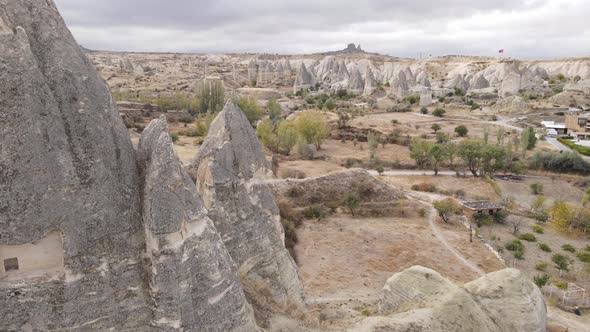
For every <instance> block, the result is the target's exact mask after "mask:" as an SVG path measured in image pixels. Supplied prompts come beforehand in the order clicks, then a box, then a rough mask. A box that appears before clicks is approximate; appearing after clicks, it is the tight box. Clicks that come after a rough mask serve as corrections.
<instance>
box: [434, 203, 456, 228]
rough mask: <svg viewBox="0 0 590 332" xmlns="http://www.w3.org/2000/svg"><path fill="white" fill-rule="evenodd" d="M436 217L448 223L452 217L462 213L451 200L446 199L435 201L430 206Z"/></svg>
mask: <svg viewBox="0 0 590 332" xmlns="http://www.w3.org/2000/svg"><path fill="white" fill-rule="evenodd" d="M432 205H433V206H434V208H435V209H436V211H437V212H438V216H439V217H440V218H441V219H442V220H443V221H444V222H445V223H448V222H449V219H450V218H451V216H452V215H459V214H461V213H462V210H461V207H460V206H459V205H458V204H457V202H455V200H453V199H452V198H447V199H444V200H442V201H436V202H434V203H433V204H432Z"/></svg>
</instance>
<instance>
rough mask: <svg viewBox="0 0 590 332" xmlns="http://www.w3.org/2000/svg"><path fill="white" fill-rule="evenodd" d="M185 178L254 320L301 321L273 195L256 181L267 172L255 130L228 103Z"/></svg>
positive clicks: (299, 292)
mask: <svg viewBox="0 0 590 332" xmlns="http://www.w3.org/2000/svg"><path fill="white" fill-rule="evenodd" d="M189 174H190V175H191V177H192V178H193V179H194V180H195V181H196V183H197V188H198V189H199V192H200V193H201V195H202V197H203V200H204V202H205V206H206V207H207V208H208V209H209V217H210V218H211V219H212V220H213V222H214V223H215V226H216V227H217V230H218V231H219V233H220V234H221V237H222V239H223V241H224V242H225V245H226V247H227V249H228V251H229V253H230V255H231V257H232V258H233V260H234V261H235V262H236V264H237V268H238V272H239V275H240V279H241V281H242V285H243V288H244V291H245V293H246V296H247V298H248V301H249V302H250V303H251V304H252V306H253V307H254V310H255V313H256V318H257V321H258V322H259V323H261V324H262V325H267V324H268V321H269V320H270V319H271V318H272V317H273V316H275V315H285V316H290V317H296V318H302V317H303V316H304V315H305V314H306V308H305V304H304V300H303V289H302V285H301V281H300V279H299V275H298V274H297V269H296V267H295V263H294V261H293V259H292V258H291V256H290V255H289V253H288V251H287V250H286V249H285V246H284V234H283V229H282V226H281V224H280V216H279V211H278V208H277V206H276V204H275V202H274V198H273V195H272V193H271V191H270V189H269V188H268V187H267V186H266V185H265V184H263V183H262V181H261V180H262V179H263V178H264V177H265V176H267V175H269V174H270V168H269V165H268V162H267V161H266V159H265V157H264V153H263V149H262V145H261V144H260V142H259V141H258V139H257V137H256V134H255V132H254V129H253V128H252V126H251V125H250V123H249V122H248V120H247V118H246V116H245V115H244V113H243V112H242V111H241V110H240V109H239V108H238V107H237V106H235V105H234V104H233V103H232V102H231V101H228V103H227V104H226V105H225V107H224V109H223V111H222V112H221V113H220V114H219V115H218V117H217V118H216V119H215V120H214V121H213V123H212V124H211V127H210V129H209V134H208V136H207V138H206V139H205V141H204V143H203V145H202V146H201V149H200V151H199V154H198V156H197V157H196V158H195V160H194V161H193V163H192V164H191V165H190V167H189Z"/></svg>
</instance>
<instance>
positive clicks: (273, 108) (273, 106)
mask: <svg viewBox="0 0 590 332" xmlns="http://www.w3.org/2000/svg"><path fill="white" fill-rule="evenodd" d="M266 109H267V110H268V117H269V118H270V119H271V120H272V122H273V123H275V124H277V123H279V121H280V120H281V116H282V114H283V109H282V108H281V105H280V104H279V102H277V100H276V99H274V98H273V99H271V100H269V101H268V105H267V106H266Z"/></svg>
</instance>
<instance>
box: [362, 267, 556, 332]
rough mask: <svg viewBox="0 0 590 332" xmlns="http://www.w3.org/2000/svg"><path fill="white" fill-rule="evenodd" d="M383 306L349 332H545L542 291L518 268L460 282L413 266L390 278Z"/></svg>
mask: <svg viewBox="0 0 590 332" xmlns="http://www.w3.org/2000/svg"><path fill="white" fill-rule="evenodd" d="M379 309H380V314H381V315H382V316H381V317H370V318H366V319H365V320H363V321H361V322H360V323H359V324H358V325H357V326H355V327H354V328H353V329H352V330H351V331H437V332H451V331H481V332H488V331H489V332H492V331H545V328H546V325H547V322H546V315H547V312H546V307H545V302H544V300H543V295H542V294H541V291H540V290H539V289H538V288H537V286H535V285H534V284H533V283H532V282H531V281H530V280H528V279H527V278H526V277H525V276H524V275H522V273H521V272H520V271H518V270H515V269H505V270H501V271H498V272H493V273H489V274H487V275H485V276H483V277H482V278H480V279H478V280H475V281H473V282H471V283H468V284H466V285H465V286H464V287H458V286H456V285H455V284H453V283H451V282H450V281H448V280H446V279H445V278H443V277H442V276H441V275H440V274H439V273H437V272H436V271H433V270H430V269H428V268H424V267H421V266H414V267H411V268H409V269H407V270H404V271H402V272H400V273H396V274H394V275H393V276H392V277H391V278H390V279H389V280H388V281H387V283H386V284H385V287H384V288H383V295H382V298H381V301H380V305H379Z"/></svg>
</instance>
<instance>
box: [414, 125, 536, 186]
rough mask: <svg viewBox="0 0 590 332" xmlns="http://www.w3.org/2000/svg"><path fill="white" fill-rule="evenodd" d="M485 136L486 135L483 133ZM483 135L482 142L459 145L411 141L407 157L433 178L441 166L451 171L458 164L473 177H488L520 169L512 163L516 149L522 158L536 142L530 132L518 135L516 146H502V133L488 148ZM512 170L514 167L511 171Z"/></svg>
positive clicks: (463, 132) (462, 131)
mask: <svg viewBox="0 0 590 332" xmlns="http://www.w3.org/2000/svg"><path fill="white" fill-rule="evenodd" d="M456 129H457V130H456V132H457V134H458V135H459V136H463V135H466V134H467V128H466V127H464V126H462V128H459V127H457V128H456ZM486 132H487V131H486ZM488 135H489V134H486V135H485V137H484V139H483V140H467V141H463V142H461V143H454V142H448V140H441V139H437V142H430V141H425V140H419V139H415V140H414V141H412V144H411V145H410V151H411V152H410V157H412V159H414V160H415V162H416V165H417V166H418V167H420V168H425V167H430V168H432V170H433V171H434V174H435V175H437V174H438V172H439V170H440V168H441V166H443V165H447V166H449V167H450V168H451V169H454V168H455V166H457V165H456V162H457V161H458V160H461V161H462V162H463V165H464V166H465V167H466V168H467V169H469V171H470V172H471V174H473V176H482V175H489V176H492V175H494V174H496V173H497V172H498V171H500V170H514V169H517V168H520V167H519V166H520V165H519V164H516V163H515V162H514V161H515V159H516V153H515V152H516V151H515V150H516V149H518V148H519V147H520V148H521V149H522V151H523V154H524V153H525V152H526V151H527V150H531V149H533V148H534V147H535V144H536V141H537V138H536V137H535V135H534V130H533V129H532V128H527V129H525V130H524V131H523V132H522V135H521V139H520V141H519V142H520V145H514V144H512V143H509V144H504V142H503V139H501V137H503V133H499V135H498V142H497V143H496V144H490V143H489V142H488ZM515 166H516V167H515Z"/></svg>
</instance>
